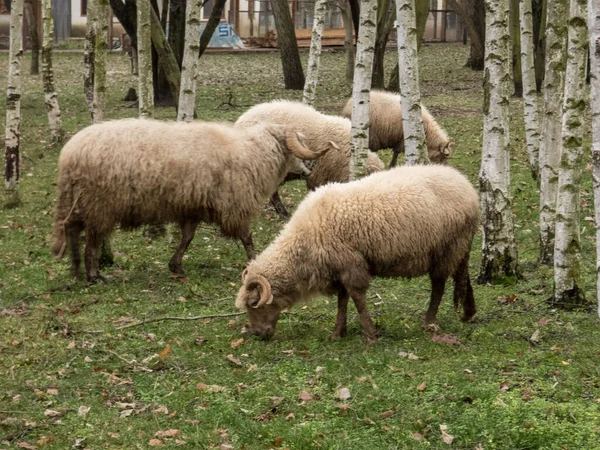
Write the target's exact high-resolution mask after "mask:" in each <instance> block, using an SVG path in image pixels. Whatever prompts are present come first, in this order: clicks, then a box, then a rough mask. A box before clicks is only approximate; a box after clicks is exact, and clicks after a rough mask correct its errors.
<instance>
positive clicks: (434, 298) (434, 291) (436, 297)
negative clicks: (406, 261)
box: [425, 275, 446, 326]
mask: <svg viewBox="0 0 600 450" xmlns="http://www.w3.org/2000/svg"><path fill="white" fill-rule="evenodd" d="M430 278H431V300H430V301H429V308H428V309H427V312H426V313H425V326H428V325H432V324H434V323H435V317H436V316H437V312H438V308H439V307H440V302H441V301H442V296H443V295H444V288H445V286H446V277H439V276H434V275H430Z"/></svg>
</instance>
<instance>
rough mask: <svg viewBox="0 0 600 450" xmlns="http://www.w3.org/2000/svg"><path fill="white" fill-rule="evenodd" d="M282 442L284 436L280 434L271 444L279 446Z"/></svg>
mask: <svg viewBox="0 0 600 450" xmlns="http://www.w3.org/2000/svg"><path fill="white" fill-rule="evenodd" d="M282 442H283V438H282V437H281V436H278V437H277V439H275V440H274V441H273V442H271V444H273V447H279V446H280V445H281V443H282Z"/></svg>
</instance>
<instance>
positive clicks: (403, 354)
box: [398, 352, 422, 359]
mask: <svg viewBox="0 0 600 450" xmlns="http://www.w3.org/2000/svg"><path fill="white" fill-rule="evenodd" d="M398 356H400V357H402V358H408V359H422V358H421V357H420V356H417V355H414V354H413V353H407V352H399V353H398Z"/></svg>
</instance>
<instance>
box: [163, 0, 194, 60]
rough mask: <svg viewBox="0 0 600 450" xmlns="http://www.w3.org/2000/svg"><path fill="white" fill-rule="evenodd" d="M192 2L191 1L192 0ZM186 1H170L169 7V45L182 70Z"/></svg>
mask: <svg viewBox="0 0 600 450" xmlns="http://www.w3.org/2000/svg"><path fill="white" fill-rule="evenodd" d="M190 1H191V0H190ZM186 3H187V1H186V0H170V5H169V36H168V40H169V45H170V46H171V50H172V51H173V55H175V59H176V60H177V65H178V66H179V69H181V65H182V63H183V51H184V48H185V37H186V36H185V34H186V33H185V25H186V24H185V23H186Z"/></svg>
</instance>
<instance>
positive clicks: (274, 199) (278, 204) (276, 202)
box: [271, 191, 290, 217]
mask: <svg viewBox="0 0 600 450" xmlns="http://www.w3.org/2000/svg"><path fill="white" fill-rule="evenodd" d="M271 205H273V208H275V211H277V213H278V214H279V215H280V216H282V217H289V216H290V213H289V212H288V210H287V209H286V208H285V205H284V204H283V202H282V201H281V197H280V196H279V191H275V193H274V194H273V195H272V196H271Z"/></svg>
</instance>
